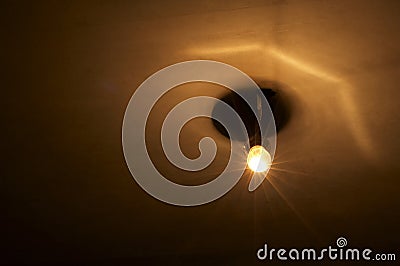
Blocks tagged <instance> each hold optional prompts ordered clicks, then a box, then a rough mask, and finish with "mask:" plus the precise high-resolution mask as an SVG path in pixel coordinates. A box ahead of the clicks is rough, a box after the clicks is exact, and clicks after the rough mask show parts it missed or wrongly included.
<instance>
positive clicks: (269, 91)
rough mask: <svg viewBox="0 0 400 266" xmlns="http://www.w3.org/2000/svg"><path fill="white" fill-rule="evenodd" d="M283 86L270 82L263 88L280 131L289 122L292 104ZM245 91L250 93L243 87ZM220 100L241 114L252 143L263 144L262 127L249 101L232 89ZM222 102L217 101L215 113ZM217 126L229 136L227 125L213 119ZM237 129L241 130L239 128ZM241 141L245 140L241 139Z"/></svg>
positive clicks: (277, 129)
mask: <svg viewBox="0 0 400 266" xmlns="http://www.w3.org/2000/svg"><path fill="white" fill-rule="evenodd" d="M281 88H282V87H281V86H279V85H277V84H276V83H274V84H269V87H266V88H261V91H262V93H263V94H264V96H265V98H266V99H267V101H268V103H269V105H270V107H271V110H272V114H273V116H274V119H275V126H276V131H277V133H279V131H281V130H282V129H283V128H284V127H285V126H286V125H287V123H288V121H289V119H290V113H291V112H290V111H291V108H290V104H289V101H288V98H287V97H286V96H285V95H284V93H283V92H282V90H281ZM243 93H244V94H246V93H248V91H247V90H245V89H243ZM220 100H222V101H223V102H225V103H227V104H228V105H229V106H231V107H232V108H233V109H234V110H235V111H236V112H237V113H238V114H239V116H240V118H241V119H242V121H243V123H244V125H245V127H246V130H247V134H248V136H249V140H250V145H251V146H253V145H260V144H261V134H260V127H259V125H258V123H257V119H256V116H255V115H254V113H253V111H252V110H251V108H250V107H249V106H248V105H247V103H246V102H245V101H244V100H243V99H242V97H240V96H239V95H238V94H237V93H235V92H233V91H230V92H229V93H228V94H226V95H224V96H223V97H222V98H221V99H220ZM221 106H222V104H221V103H217V104H216V105H215V106H214V109H213V114H214V113H215V112H216V111H217V110H219V108H221ZM212 121H213V124H214V126H215V128H216V129H217V130H218V131H219V132H220V133H221V134H222V135H224V136H225V137H227V138H229V134H228V131H227V130H226V129H225V127H224V126H223V125H222V124H221V123H219V122H218V121H216V120H214V119H212ZM237 130H240V128H238V129H237ZM239 141H244V140H242V139H239Z"/></svg>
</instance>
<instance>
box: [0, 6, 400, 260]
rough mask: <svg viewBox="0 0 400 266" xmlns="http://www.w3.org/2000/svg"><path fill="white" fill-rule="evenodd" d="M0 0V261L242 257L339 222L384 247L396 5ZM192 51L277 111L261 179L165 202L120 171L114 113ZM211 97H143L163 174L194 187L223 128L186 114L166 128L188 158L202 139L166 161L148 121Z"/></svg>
mask: <svg viewBox="0 0 400 266" xmlns="http://www.w3.org/2000/svg"><path fill="white" fill-rule="evenodd" d="M1 6H2V8H1V10H2V13H3V15H2V17H1V19H0V20H1V25H2V26H1V34H2V44H1V47H2V49H1V50H2V62H3V70H2V80H3V88H2V95H3V96H2V97H1V100H2V106H3V108H4V109H3V112H2V115H1V116H2V121H3V128H2V136H3V137H2V138H3V144H2V153H3V156H2V158H3V159H2V162H3V163H2V167H1V179H0V181H1V183H0V187H1V197H2V200H1V205H0V206H1V217H0V223H1V225H2V226H1V231H0V232H1V240H0V242H1V253H0V254H1V256H0V263H3V264H22V263H26V264H41V265H43V264H54V263H57V264H63V263H65V264H68V265H69V264H72V263H74V264H82V265H88V264H96V265H120V264H121V265H122V264H123V265H128V264H129V265H132V264H135V263H136V264H138V265H140V264H145V265H146V264H151V263H163V264H169V263H170V264H171V265H176V264H179V263H181V264H187V263H188V262H191V263H195V262H196V263H198V264H199V265H203V264H205V263H208V264H222V265H225V264H227V265H234V264H238V265H248V264H251V263H256V262H257V258H256V251H257V250H258V249H259V248H260V247H262V246H263V245H264V243H268V245H271V246H276V247H288V248H289V247H297V246H298V247H310V246H311V247H313V246H315V247H326V246H328V245H333V244H334V243H335V241H336V239H337V238H338V237H341V236H343V237H346V238H347V241H348V243H349V244H348V245H349V246H353V247H371V248H374V249H375V250H377V251H382V252H398V247H399V246H400V241H399V239H398V236H399V233H400V232H399V228H398V224H400V219H399V218H400V215H399V213H400V212H399V196H398V195H399V192H400V181H399V173H400V164H399V163H398V160H399V158H400V141H399V136H400V125H399V121H400V115H399V104H398V101H399V99H400V90H399V88H398V86H399V84H400V49H399V47H400V37H399V36H400V35H399V34H398V33H399V32H400V16H399V14H400V3H399V2H398V1H322V0H321V1H291V0H286V1H285V0H281V1H278V0H270V1H261V0H259V1H258V0H248V1H244V0H238V1H196V2H189V1H168V3H166V2H164V1H101V2H100V1H99V2H93V3H89V2H86V1H82V2H79V1H77V2H75V3H73V2H61V1H48V2H36V1H35V2H33V1H27V2H25V3H24V2H23V1H20V2H16V1H10V2H3V3H1ZM196 59H209V60H216V61H220V62H224V63H227V64H230V65H232V66H234V67H237V68H238V69H240V70H242V71H243V72H245V73H246V74H248V75H249V76H250V77H252V78H253V79H254V80H255V81H256V82H257V83H258V84H259V85H260V86H262V87H273V88H275V89H276V90H277V92H278V93H280V94H281V95H284V96H285V97H284V101H285V104H287V106H289V107H290V108H289V114H290V115H289V119H288V121H287V123H286V124H285V126H284V127H283V128H282V129H281V130H280V131H279V134H278V141H277V151H276V157H275V160H274V165H273V169H272V170H271V172H270V173H269V175H268V178H267V180H265V181H264V182H263V184H262V186H261V187H260V188H258V189H257V190H256V191H254V192H249V191H248V189H247V187H248V182H249V175H248V172H246V173H245V175H244V176H243V177H242V178H241V180H240V181H239V183H238V184H237V185H236V186H235V187H234V188H233V189H232V190H231V191H230V192H229V193H227V194H226V195H225V196H223V197H222V198H220V199H219V200H217V201H214V202H212V203H209V204H206V205H202V206H198V207H176V206H172V205H168V204H165V203H162V202H160V201H157V200H156V199H154V198H153V197H151V196H150V195H148V194H147V193H146V192H145V191H144V190H142V189H141V188H140V187H139V186H138V185H137V183H136V182H135V181H134V179H133V178H132V176H131V174H130V172H129V170H128V168H127V166H126V163H125V160H124V156H123V151H122V144H121V128H122V120H123V117H124V112H125V108H126V106H127V104H128V101H129V99H130V97H131V96H132V95H133V93H134V92H135V89H136V88H137V87H138V86H139V85H140V84H141V83H142V82H143V81H144V80H145V79H146V78H147V77H149V76H150V75H151V74H153V73H154V72H156V71H158V70H160V69H162V68H163V67H166V66H168V65H171V64H174V63H178V62H182V61H187V60H196ZM224 93H226V89H225V88H223V87H220V86H217V85H213V84H207V83H200V82H199V83H192V84H185V85H182V86H178V87H177V88H175V89H173V90H172V91H171V92H169V93H168V94H167V95H165V97H163V98H162V99H160V101H159V102H158V103H157V105H156V107H155V110H154V111H153V112H152V113H151V115H150V118H149V121H150V122H149V126H148V128H146V132H149V136H148V138H147V139H146V141H147V143H148V148H149V153H150V156H151V158H152V160H153V162H154V163H155V164H156V165H157V167H158V169H159V171H160V172H162V173H165V175H166V176H167V177H168V178H169V179H170V180H173V181H175V182H178V183H183V184H200V183H205V182H208V181H210V180H212V179H213V178H215V177H216V176H217V175H218V173H220V172H221V171H222V170H223V168H224V165H225V163H226V154H227V150H229V141H228V140H227V139H226V138H225V137H224V136H223V135H221V134H220V133H219V132H218V131H217V130H216V129H215V128H214V127H213V124H212V123H211V121H210V120H209V119H206V118H201V119H195V120H193V121H191V122H189V123H188V124H187V125H186V126H185V127H184V129H183V131H182V135H181V144H182V150H183V152H184V153H185V154H186V155H187V156H188V157H191V158H195V157H196V156H198V155H199V151H198V141H199V140H200V139H201V138H202V137H204V136H211V137H213V138H214V139H215V141H216V143H217V144H218V147H219V148H220V149H219V150H218V151H219V153H218V154H217V157H216V159H215V161H214V162H213V163H212V164H211V165H210V167H208V168H207V169H205V170H204V171H202V172H195V173H188V172H185V171H183V170H180V169H177V168H176V167H174V166H173V165H171V164H170V163H169V162H168V161H167V159H166V158H165V156H164V154H163V151H162V148H161V146H160V135H159V128H160V125H161V123H162V121H163V119H164V118H165V115H166V114H167V113H168V111H169V110H170V109H171V108H172V107H173V106H174V105H176V104H177V103H179V102H180V101H182V100H184V99H186V98H188V97H191V96H198V95H208V96H214V97H221V96H222V95H223V94H224ZM199 129H200V130H199ZM138 130H143V129H138ZM396 249H397V250H396ZM136 264H135V265H136Z"/></svg>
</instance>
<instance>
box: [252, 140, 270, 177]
mask: <svg viewBox="0 0 400 266" xmlns="http://www.w3.org/2000/svg"><path fill="white" fill-rule="evenodd" d="M271 163H272V162H271V155H270V154H269V153H268V152H267V150H266V149H265V148H264V147H262V146H259V145H257V146H253V147H252V148H251V149H250V151H249V155H247V165H248V166H249V168H250V169H251V170H252V171H254V172H258V173H260V172H265V171H267V170H268V169H269V168H270V167H271Z"/></svg>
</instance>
